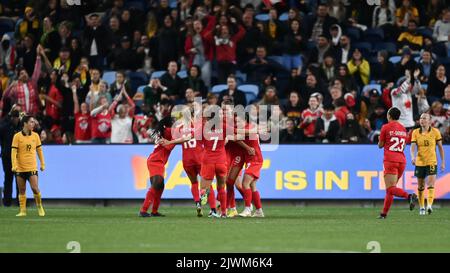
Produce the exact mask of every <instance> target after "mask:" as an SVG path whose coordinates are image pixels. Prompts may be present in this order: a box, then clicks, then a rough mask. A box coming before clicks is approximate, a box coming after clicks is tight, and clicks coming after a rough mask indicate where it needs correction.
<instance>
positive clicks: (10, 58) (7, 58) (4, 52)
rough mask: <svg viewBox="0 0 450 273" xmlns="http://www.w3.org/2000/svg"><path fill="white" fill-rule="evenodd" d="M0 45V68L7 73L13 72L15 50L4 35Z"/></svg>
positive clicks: (9, 39)
mask: <svg viewBox="0 0 450 273" xmlns="http://www.w3.org/2000/svg"><path fill="white" fill-rule="evenodd" d="M0 43H1V45H0V67H3V68H5V69H6V70H7V71H13V70H14V64H15V62H16V57H17V56H16V54H17V52H16V48H15V47H14V46H13V45H12V44H11V38H10V37H9V35H8V34H6V33H5V34H3V36H2V40H1V42H0ZM2 90H5V89H2Z"/></svg>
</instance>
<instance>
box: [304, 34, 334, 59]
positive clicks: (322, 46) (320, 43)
mask: <svg viewBox="0 0 450 273" xmlns="http://www.w3.org/2000/svg"><path fill="white" fill-rule="evenodd" d="M326 55H331V56H334V55H335V52H334V51H333V48H332V47H331V44H330V41H329V40H328V37H327V36H325V35H324V34H322V35H319V37H318V38H317V40H316V46H315V47H314V48H313V49H312V50H311V53H310V55H309V60H308V63H309V64H316V65H320V64H321V63H323V60H324V57H325V56H326Z"/></svg>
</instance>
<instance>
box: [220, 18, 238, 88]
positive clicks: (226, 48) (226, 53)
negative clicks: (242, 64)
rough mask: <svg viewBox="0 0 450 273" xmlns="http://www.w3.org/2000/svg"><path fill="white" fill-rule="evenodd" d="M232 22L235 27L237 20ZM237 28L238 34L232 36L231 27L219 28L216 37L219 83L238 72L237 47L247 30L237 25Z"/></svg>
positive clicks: (232, 19)
mask: <svg viewBox="0 0 450 273" xmlns="http://www.w3.org/2000/svg"><path fill="white" fill-rule="evenodd" d="M230 21H231V22H232V23H233V25H237V21H236V19H235V18H233V17H232V18H231V19H230ZM237 27H238V32H237V33H236V34H231V33H230V29H229V27H228V26H227V25H222V26H220V27H219V30H218V33H217V35H216V36H214V46H215V50H216V60H217V64H218V81H219V83H222V82H224V81H225V80H226V78H227V77H228V75H230V74H234V73H235V72H236V47H237V43H239V41H240V40H241V39H242V38H243V37H244V35H245V29H244V28H243V27H242V26H241V25H237Z"/></svg>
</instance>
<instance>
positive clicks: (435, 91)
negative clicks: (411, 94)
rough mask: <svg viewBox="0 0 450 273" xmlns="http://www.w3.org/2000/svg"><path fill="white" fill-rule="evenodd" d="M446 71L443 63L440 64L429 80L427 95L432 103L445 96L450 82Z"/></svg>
mask: <svg viewBox="0 0 450 273" xmlns="http://www.w3.org/2000/svg"><path fill="white" fill-rule="evenodd" d="M445 73H446V71H445V66H444V65H442V64H441V65H438V66H437V68H436V70H435V72H434V73H433V75H432V76H431V77H430V80H429V81H428V91H427V97H428V102H429V103H430V104H433V102H435V101H436V100H439V99H440V98H442V97H443V96H444V90H445V88H446V87H447V85H448V84H449V83H450V82H449V80H448V79H447V76H446V75H445Z"/></svg>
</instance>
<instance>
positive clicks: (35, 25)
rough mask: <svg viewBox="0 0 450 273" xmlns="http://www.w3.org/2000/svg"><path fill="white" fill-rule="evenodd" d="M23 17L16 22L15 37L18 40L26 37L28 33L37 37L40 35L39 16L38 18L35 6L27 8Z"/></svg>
mask: <svg viewBox="0 0 450 273" xmlns="http://www.w3.org/2000/svg"><path fill="white" fill-rule="evenodd" d="M23 15H25V16H24V17H23V19H19V20H18V21H17V23H16V32H15V34H14V37H15V38H16V40H17V41H18V42H20V41H21V40H22V39H24V38H25V36H27V35H28V34H31V35H32V36H33V37H35V38H37V37H39V36H40V26H39V18H37V16H36V13H35V12H34V9H33V7H30V6H27V7H26V8H25V12H24V14H23Z"/></svg>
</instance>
